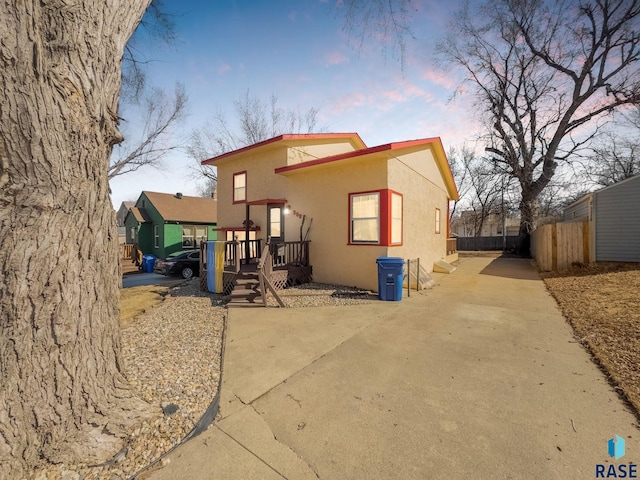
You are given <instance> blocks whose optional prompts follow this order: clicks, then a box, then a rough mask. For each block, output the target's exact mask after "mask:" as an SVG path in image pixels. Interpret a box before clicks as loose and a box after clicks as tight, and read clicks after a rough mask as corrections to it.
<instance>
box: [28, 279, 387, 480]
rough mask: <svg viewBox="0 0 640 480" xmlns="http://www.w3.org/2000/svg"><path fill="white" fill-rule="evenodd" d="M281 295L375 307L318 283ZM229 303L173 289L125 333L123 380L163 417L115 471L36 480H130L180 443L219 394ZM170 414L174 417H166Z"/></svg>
mask: <svg viewBox="0 0 640 480" xmlns="http://www.w3.org/2000/svg"><path fill="white" fill-rule="evenodd" d="M280 293H281V297H282V299H283V301H284V303H285V305H286V306H287V307H297V308H300V307H317V306H328V305H332V306H340V305H353V304H363V303H370V302H371V301H374V300H376V299H377V297H376V296H375V295H374V294H373V293H372V292H368V291H363V290H359V289H357V288H348V287H342V286H337V285H323V284H314V283H311V284H305V285H301V286H297V287H292V288H288V289H287V290H284V291H282V292H280ZM225 303H226V301H225V299H224V297H222V296H221V295H215V294H210V293H207V292H202V291H201V290H200V288H199V280H198V279H197V278H195V279H193V280H190V281H186V282H184V283H182V284H181V285H179V286H178V287H174V288H173V289H171V290H170V292H169V295H167V297H166V298H165V301H164V302H162V303H161V304H160V305H159V306H157V307H155V308H154V309H153V310H151V311H149V312H147V313H144V314H142V315H141V316H139V317H138V318H136V319H135V320H134V321H133V322H132V323H131V325H130V326H128V327H127V328H125V329H123V330H122V341H123V357H124V362H125V363H124V369H125V373H126V376H127V378H128V380H129V382H130V384H131V386H132V388H133V389H134V390H135V392H136V393H137V394H138V396H139V397H141V398H143V399H144V400H146V401H147V402H149V403H150V404H151V405H154V406H156V407H157V408H158V415H157V416H156V417H154V418H153V419H151V420H150V421H147V422H145V423H143V424H142V425H138V426H137V427H136V428H135V429H134V430H133V431H132V432H131V433H130V438H129V440H128V442H127V443H128V444H127V449H126V450H125V451H124V453H121V454H120V456H119V458H118V460H117V461H116V462H115V463H114V464H113V465H109V466H103V467H89V466H87V465H75V466H70V465H54V466H50V467H48V468H46V469H42V470H39V471H38V472H36V473H34V475H33V476H32V478H36V479H38V480H44V479H46V480H50V479H61V478H64V479H70V480H71V479H73V480H83V479H109V480H111V479H120V478H128V477H130V476H131V475H134V474H135V473H137V472H140V471H141V470H142V469H143V468H145V467H147V466H148V465H149V464H151V463H152V462H153V461H155V460H157V459H158V458H160V457H161V456H162V455H163V454H164V453H166V452H167V451H169V450H170V449H171V448H173V447H174V446H175V445H177V444H178V443H180V441H181V440H182V439H184V437H186V435H187V434H188V433H189V432H190V431H191V430H192V429H193V427H194V425H195V423H196V422H197V421H198V420H199V419H200V417H201V416H202V414H203V413H204V412H205V410H206V409H207V407H208V406H209V404H210V403H211V401H212V400H213V398H214V396H215V394H216V392H217V389H218V383H219V380H220V368H221V355H222V338H223V331H224V324H225V320H226V313H227V310H226V308H225V306H224V305H225ZM268 305H269V306H276V305H277V303H276V302H275V300H274V298H273V296H272V295H269V296H268ZM176 407H177V409H176ZM163 410H164V411H165V412H166V413H167V414H164V413H163ZM172 410H175V413H172V414H169V412H170V411H172Z"/></svg>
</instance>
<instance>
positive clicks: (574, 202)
mask: <svg viewBox="0 0 640 480" xmlns="http://www.w3.org/2000/svg"><path fill="white" fill-rule="evenodd" d="M594 193H595V192H590V193H585V194H584V195H583V196H581V197H580V198H579V199H577V200H574V201H573V202H571V203H570V204H569V205H567V206H566V207H564V209H563V210H566V209H567V208H571V207H573V206H574V205H577V204H578V203H582V202H584V201H585V200H587V199H589V198H591V197H592V196H593V194H594Z"/></svg>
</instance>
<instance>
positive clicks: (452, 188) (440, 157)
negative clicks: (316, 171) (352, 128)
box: [275, 137, 459, 200]
mask: <svg viewBox="0 0 640 480" xmlns="http://www.w3.org/2000/svg"><path fill="white" fill-rule="evenodd" d="M431 144H435V145H436V146H437V147H439V148H438V150H439V151H436V152H435V157H436V163H437V164H438V169H439V170H440V174H441V175H442V178H443V180H444V182H445V185H446V186H447V191H448V193H449V195H450V197H451V199H452V200H458V198H459V194H458V189H457V187H456V184H455V180H454V179H453V173H452V172H451V166H450V165H449V162H448V161H447V156H446V154H445V152H444V148H443V146H442V141H441V140H440V137H431V138H422V139H418V140H407V141H405V142H393V143H386V144H384V145H378V146H377V147H369V148H365V149H362V150H355V151H353V152H347V153H340V154H338V155H332V156H330V157H325V158H319V159H317V160H309V161H308V162H302V163H297V164H295V165H287V166H285V167H279V168H276V169H275V173H277V174H286V173H289V172H293V171H297V170H302V169H305V168H309V167H313V166H318V165H325V164H328V163H333V162H337V161H340V160H346V159H349V158H356V157H360V156H365V155H372V154H375V153H381V152H387V151H394V150H403V149H406V148H411V147H418V146H422V145H431ZM444 165H446V168H447V170H446V171H444ZM447 174H448V178H447Z"/></svg>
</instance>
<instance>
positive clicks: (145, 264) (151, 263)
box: [142, 255, 156, 273]
mask: <svg viewBox="0 0 640 480" xmlns="http://www.w3.org/2000/svg"><path fill="white" fill-rule="evenodd" d="M155 266H156V257H155V256H153V255H143V256H142V271H143V272H145V273H153V267H155Z"/></svg>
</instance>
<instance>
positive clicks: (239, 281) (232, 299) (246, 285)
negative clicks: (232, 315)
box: [227, 273, 265, 308]
mask: <svg viewBox="0 0 640 480" xmlns="http://www.w3.org/2000/svg"><path fill="white" fill-rule="evenodd" d="M227 298H228V299H229V303H227V307H230V308H234V307H264V306H265V304H264V302H263V301H262V295H261V293H260V279H259V277H258V274H257V273H240V274H238V276H237V277H236V279H235V281H234V286H233V290H232V291H231V294H230V295H229V296H228V297H227Z"/></svg>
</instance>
